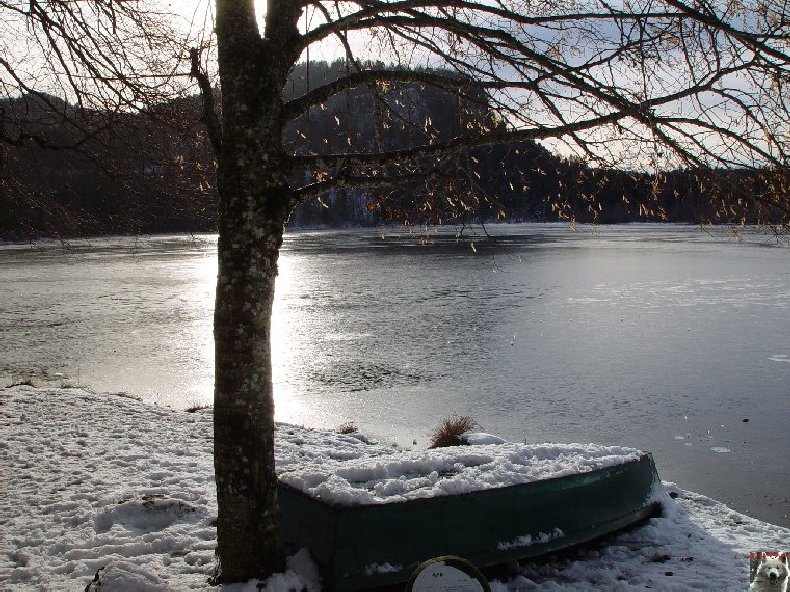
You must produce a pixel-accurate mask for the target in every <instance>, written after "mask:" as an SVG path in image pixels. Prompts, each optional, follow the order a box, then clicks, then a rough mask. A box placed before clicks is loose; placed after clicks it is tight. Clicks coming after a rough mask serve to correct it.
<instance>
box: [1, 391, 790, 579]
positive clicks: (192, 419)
mask: <svg viewBox="0 0 790 592" xmlns="http://www.w3.org/2000/svg"><path fill="white" fill-rule="evenodd" d="M0 425H1V426H2V434H1V436H2V437H1V438H0V470H1V471H2V496H1V497H0V531H1V532H2V537H0V589H3V590H5V589H9V590H78V589H84V587H85V586H86V585H87V584H88V583H89V582H90V581H91V580H93V578H94V576H95V574H96V573H97V571H99V570H100V569H101V570H102V571H101V572H100V577H101V581H102V583H103V586H102V589H105V590H174V591H178V590H188V589H202V588H208V586H207V584H206V580H207V578H208V577H209V576H210V575H211V573H212V570H213V562H214V547H215V544H216V542H215V539H216V529H215V528H214V526H213V521H214V519H215V518H216V512H217V508H216V501H215V498H214V495H215V491H214V480H213V464H212V463H213V460H212V454H211V451H212V423H211V412H210V411H201V412H197V413H185V412H178V411H172V410H170V409H163V408H159V407H156V406H151V405H148V404H145V403H141V402H139V401H137V400H134V399H130V398H126V397H120V396H113V395H97V394H92V393H89V392H86V391H83V390H79V389H35V388H31V387H25V386H18V387H12V388H6V389H0ZM496 448H497V447H496V446H492V445H482V446H475V447H471V448H466V449H463V450H456V451H450V452H448V451H438V452H436V453H433V452H426V451H413V452H408V453H406V454H405V455H404V456H403V458H402V459H401V460H400V461H396V460H394V459H396V458H397V456H394V455H393V453H394V451H393V450H392V449H389V448H387V447H385V446H381V445H379V444H376V443H369V442H367V441H366V439H365V438H364V437H361V436H360V435H358V434H357V435H345V436H342V435H338V434H330V433H325V432H318V431H312V430H309V429H305V428H301V427H297V426H290V425H280V426H278V432H277V450H276V453H277V466H278V470H280V471H284V472H286V473H288V474H289V475H291V477H289V478H294V479H298V478H301V479H305V475H308V474H317V473H318V471H317V468H316V467H319V466H320V465H322V464H323V465H328V464H332V465H337V464H338V463H344V464H345V466H346V467H347V468H348V471H349V473H348V476H349V477H350V478H352V479H358V478H364V477H366V476H367V475H360V474H358V470H357V469H355V467H358V466H362V464H364V465H365V466H370V465H371V462H370V461H368V462H366V463H361V461H362V460H365V459H370V458H371V457H381V459H379V460H378V461H376V462H374V463H373V464H374V465H376V466H380V467H385V468H386V470H387V471H388V472H387V475H386V476H385V477H387V478H391V479H395V480H398V481H401V480H400V479H399V476H396V475H394V473H393V471H394V472H400V471H401V469H403V468H404V467H406V466H407V465H408V464H409V463H412V462H418V463H423V464H425V467H432V466H433V467H434V468H435V467H436V466H439V465H441V463H445V462H450V461H452V460H453V459H455V458H456V457H455V456H454V455H461V456H463V458H466V459H467V460H468V458H471V457H472V456H474V457H475V458H477V459H478V460H480V459H483V460H486V459H488V458H490V457H497V454H499V458H508V454H510V455H511V457H510V458H511V460H512V459H513V458H518V457H513V456H512V454H516V455H517V453H518V450H519V449H521V450H524V449H525V448H524V447H523V446H517V445H509V444H505V445H503V446H502V448H501V449H500V451H499V452H495V449H496ZM511 448H512V449H513V450H510V449H511ZM507 451H509V452H507ZM580 451H581V452H583V453H585V454H588V453H589V454H592V453H595V454H597V455H598V456H599V457H601V458H603V457H606V456H610V457H618V456H628V455H630V454H635V452H634V451H631V450H630V449H617V450H614V449H611V450H609V449H606V450H604V449H603V448H602V447H595V446H587V445H584V446H580V445H541V446H534V447H532V452H533V453H535V455H536V457H537V456H539V455H540V454H543V455H544V457H542V461H545V462H547V463H549V464H553V465H554V466H555V468H556V469H557V470H560V471H561V470H564V469H563V468H562V467H561V465H559V464H557V462H558V461H557V458H559V457H561V456H562V455H566V457H567V458H577V459H578V458H579V457H578V453H579V452H580ZM584 451H587V452H584ZM596 451H597V452H596ZM595 454H593V456H595ZM451 457H452V458H451ZM484 457H485V458H484ZM456 460H457V459H456ZM596 462H597V461H596ZM462 464H463V463H462ZM468 464H469V465H470V466H474V463H471V462H470V463H468ZM483 464H485V463H483ZM521 464H522V466H526V464H525V463H523V462H522V463H521ZM464 466H466V465H464ZM479 466H480V465H478V467H479ZM498 466H499V468H500V469H501V470H502V471H503V473H502V475H500V477H499V478H501V479H508V478H511V479H512V478H516V479H519V478H526V477H523V476H522V477H513V476H512V475H513V474H518V471H511V476H510V477H508V476H507V474H506V470H505V469H506V467H504V466H503V465H502V464H501V463H500V465H498ZM547 466H548V465H547ZM425 467H421V469H420V472H424V470H423V469H424V468H425ZM416 468H417V467H416V466H415V469H416ZM437 474H438V471H437ZM377 478H378V477H377ZM483 479H489V477H483ZM437 481H438V479H437ZM467 485H468V483H467ZM389 487H391V488H393V491H394V489H397V488H395V486H394V485H390V486H389ZM666 487H667V489H668V490H669V491H671V492H673V493H674V494H676V495H677V499H676V500H675V501H671V500H670V499H669V497H666V500H665V515H664V516H663V517H661V518H655V519H652V520H651V521H650V522H649V523H648V524H647V525H645V526H643V527H639V528H635V529H632V530H629V531H627V532H624V533H621V534H619V535H617V536H615V537H613V538H611V539H609V541H608V542H607V544H605V545H600V546H597V547H595V548H593V549H590V548H587V549H585V550H583V551H579V552H576V553H572V554H569V555H564V556H563V557H561V558H553V559H548V560H544V561H538V562H529V563H526V564H524V565H522V566H520V567H519V569H518V571H516V572H513V573H509V574H507V575H501V576H499V577H500V580H497V581H495V582H493V585H492V588H493V589H494V590H496V591H504V590H530V589H540V590H552V589H554V590H591V589H601V590H610V589H622V590H628V589H644V588H645V587H646V586H650V587H651V588H654V589H661V590H666V589H677V590H681V589H689V588H702V589H745V588H746V587H747V586H748V567H749V562H748V551H749V550H753V549H768V550H779V549H780V548H781V547H782V545H783V544H784V545H787V541H790V530H788V529H784V528H780V527H778V526H772V525H768V524H764V523H761V522H758V521H756V520H753V519H751V518H748V517H746V516H743V515H741V514H738V513H736V512H734V511H732V510H730V509H729V508H727V507H726V506H724V505H722V504H720V503H718V502H716V501H713V500H711V499H709V498H706V497H704V496H701V495H697V494H694V493H689V492H684V491H680V490H677V489H676V488H675V487H674V486H673V485H671V484H666ZM401 493H402V492H401ZM401 493H396V495H401ZM102 568H103V569H102ZM288 569H289V571H288V572H287V573H285V574H278V575H276V576H274V577H272V578H270V580H268V581H267V582H266V586H267V587H266V589H267V590H287V589H288V588H290V587H295V588H296V589H300V588H302V587H306V588H307V589H308V590H318V589H319V586H320V585H319V583H318V574H317V571H316V569H315V566H314V565H313V564H312V563H311V561H310V560H309V556H308V555H307V554H306V553H304V552H300V553H299V554H297V555H296V556H294V557H292V558H291V559H290V560H289V568H288ZM225 588H226V589H228V590H242V589H244V590H246V589H249V590H256V584H255V583H254V582H250V583H248V584H246V585H235V586H226V587H225Z"/></svg>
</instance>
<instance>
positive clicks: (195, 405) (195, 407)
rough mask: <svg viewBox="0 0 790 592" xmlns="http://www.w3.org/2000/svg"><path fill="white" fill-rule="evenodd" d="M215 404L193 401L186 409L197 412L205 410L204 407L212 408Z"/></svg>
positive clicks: (188, 411)
mask: <svg viewBox="0 0 790 592" xmlns="http://www.w3.org/2000/svg"><path fill="white" fill-rule="evenodd" d="M212 407H213V405H209V404H208V403H198V402H195V403H192V404H191V405H190V406H189V407H187V408H186V409H184V411H186V412H187V413H197V412H198V411H203V410H204V409H211V408H212Z"/></svg>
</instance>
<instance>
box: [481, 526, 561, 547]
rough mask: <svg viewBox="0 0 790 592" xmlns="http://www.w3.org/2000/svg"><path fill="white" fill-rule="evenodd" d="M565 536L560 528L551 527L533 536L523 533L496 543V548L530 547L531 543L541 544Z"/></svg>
mask: <svg viewBox="0 0 790 592" xmlns="http://www.w3.org/2000/svg"><path fill="white" fill-rule="evenodd" d="M564 536H565V533H564V532H562V529H561V528H556V527H555V528H552V529H551V531H550V532H539V533H538V534H537V535H535V536H534V537H533V536H532V535H531V534H524V535H521V536H519V537H516V538H515V539H513V540H512V541H510V542H501V543H498V544H497V546H496V548H497V549H498V550H500V551H507V550H508V549H516V548H518V547H531V546H532V545H543V544H545V543H548V542H549V541H553V540H555V539H560V538H562V537H564Z"/></svg>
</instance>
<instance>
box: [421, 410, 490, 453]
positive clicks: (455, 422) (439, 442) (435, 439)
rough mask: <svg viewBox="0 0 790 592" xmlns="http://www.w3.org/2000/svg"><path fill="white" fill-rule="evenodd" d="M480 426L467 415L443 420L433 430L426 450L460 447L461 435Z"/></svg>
mask: <svg viewBox="0 0 790 592" xmlns="http://www.w3.org/2000/svg"><path fill="white" fill-rule="evenodd" d="M479 427H480V425H479V424H478V423H477V422H476V421H475V420H474V419H472V418H471V417H469V416H468V415H464V416H461V417H458V416H456V415H454V416H453V417H447V418H445V419H444V420H443V421H442V423H440V424H439V427H438V428H436V430H434V432H433V435H432V436H431V442H430V444H429V445H428V448H444V447H446V446H461V445H463V444H464V441H463V440H461V434H465V433H466V432H471V431H472V430H474V429H478V428H479Z"/></svg>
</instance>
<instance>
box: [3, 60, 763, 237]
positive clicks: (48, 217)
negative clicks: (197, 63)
mask: <svg viewBox="0 0 790 592" xmlns="http://www.w3.org/2000/svg"><path fill="white" fill-rule="evenodd" d="M373 66H374V67H381V68H384V67H385V66H384V64H373ZM346 69H347V65H346V63H345V62H344V61H343V60H339V61H336V62H333V63H327V62H311V63H309V64H306V63H302V64H300V65H299V66H298V67H297V68H296V69H295V70H294V72H293V73H292V76H291V78H290V83H289V85H288V87H287V88H286V91H287V94H288V97H286V98H290V97H293V96H300V95H301V94H303V93H304V92H306V91H307V90H308V88H315V87H318V86H321V85H323V84H326V83H329V82H331V81H333V80H335V79H337V78H338V77H339V76H340V75H343V74H345V73H346ZM377 102H378V103H379V104H377ZM381 103H383V105H382V104H381ZM200 110H201V102H200V99H199V97H188V98H181V99H177V100H173V101H170V102H167V103H164V104H161V105H158V106H156V107H155V108H152V109H150V110H149V111H147V112H145V113H136V114H131V113H124V112H117V113H107V112H101V111H91V110H85V109H80V108H78V107H77V106H74V105H69V104H67V103H64V102H63V101H61V100H59V99H57V98H55V97H49V96H32V95H29V96H25V97H20V98H17V99H14V100H6V101H4V102H0V115H2V122H3V127H2V132H3V139H5V140H6V141H5V142H0V238H2V239H4V240H26V239H29V238H34V237H40V236H54V237H74V236H92V235H93V236H95V235H106V234H138V233H141V234H148V233H167V232H199V231H213V230H214V229H215V227H216V212H215V202H216V193H215V174H216V164H215V162H214V155H213V153H212V152H211V148H210V145H209V143H208V140H207V138H206V134H205V130H204V129H203V125H202V123H201V122H200ZM374 113H376V114H377V116H376V117H374V115H373V114H374ZM64 115H65V117H64ZM481 125H485V126H487V127H488V128H489V129H490V128H492V127H494V128H495V127H496V126H497V125H504V124H503V123H501V122H498V121H497V120H496V117H495V116H494V115H493V114H492V113H491V111H490V109H488V108H487V107H486V102H485V98H484V96H483V95H481V94H477V95H476V94H474V93H473V92H470V94H469V95H468V97H466V98H465V99H459V98H458V97H456V96H454V95H452V94H450V93H447V92H445V91H442V90H439V89H436V88H433V87H429V86H426V87H422V86H419V85H416V84H412V85H400V86H398V87H394V86H393V87H390V88H386V89H377V94H376V95H374V93H372V92H371V89H369V88H367V87H364V88H356V89H352V90H350V91H347V92H344V93H342V94H340V95H336V96H335V97H333V98H332V99H331V100H329V101H327V102H326V103H325V104H324V105H321V106H320V107H317V108H315V109H313V110H312V111H311V112H310V113H308V114H306V115H304V116H302V117H301V118H300V119H298V120H296V121H294V122H293V123H292V124H291V125H290V126H289V127H288V129H287V132H286V138H285V141H286V144H287V145H288V146H289V147H290V148H291V149H293V150H294V152H296V153H307V152H308V151H309V150H311V148H315V149H318V148H320V149H321V150H322V151H327V150H331V151H333V152H343V151H359V150H363V149H370V148H371V147H373V146H382V147H384V148H389V149H397V148H402V147H405V146H407V145H408V144H409V143H414V142H415V141H416V142H419V141H420V140H424V139H426V138H427V137H428V136H429V134H435V135H438V136H439V137H442V138H448V137H456V136H459V135H463V134H469V133H474V130H476V129H478V128H479V127H480V126H481ZM86 130H89V131H90V133H89V134H88V136H87V137H85V136H86V134H85V132H86ZM455 166H456V171H457V174H456V177H455V179H440V180H437V181H436V182H435V183H431V184H429V185H428V186H427V187H426V185H425V183H422V184H416V183H403V184H399V185H398V186H396V187H383V188H380V189H376V190H375V191H373V190H368V191H364V190H354V189H343V190H335V191H332V192H330V193H328V194H327V195H325V196H322V197H321V198H319V199H316V200H312V201H309V202H306V203H304V204H303V205H302V206H300V207H299V208H298V209H297V210H296V212H295V213H294V214H293V216H292V217H291V220H290V222H289V223H290V224H291V225H294V226H302V227H304V226H310V227H315V226H328V227H338V226H373V225H380V224H388V223H393V224H394V223H406V224H442V223H474V222H491V221H537V222H553V221H560V220H574V221H577V222H597V223H602V224H609V223H622V222H632V221H668V222H693V223H698V222H701V221H718V222H733V223H755V222H759V219H760V216H761V211H760V210H759V207H758V206H757V205H756V204H755V202H754V200H753V196H754V195H756V194H757V193H759V192H760V191H763V190H765V187H764V182H763V180H762V179H761V176H760V175H759V174H757V173H747V172H745V171H736V170H728V171H723V170H718V171H710V170H709V171H687V170H678V171H671V172H668V173H665V174H662V175H659V176H653V175H648V174H645V173H642V172H638V171H621V170H605V169H600V168H594V167H591V166H589V165H588V164H587V163H585V162H584V161H583V160H581V159H566V158H562V157H559V156H557V155H554V154H552V153H550V152H549V151H548V150H546V149H545V148H543V147H542V146H540V145H539V144H536V143H532V142H522V143H517V144H506V145H492V146H488V147H485V148H475V149H471V150H467V151H464V152H462V153H460V154H459V155H458V156H457V157H456V159H455ZM302 174H303V175H304V178H302V179H295V181H302V182H309V181H311V179H310V175H311V173H310V172H308V171H305V172H304V173H302Z"/></svg>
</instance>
